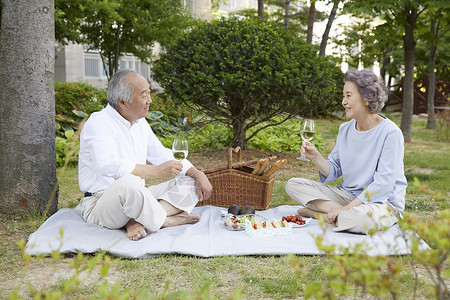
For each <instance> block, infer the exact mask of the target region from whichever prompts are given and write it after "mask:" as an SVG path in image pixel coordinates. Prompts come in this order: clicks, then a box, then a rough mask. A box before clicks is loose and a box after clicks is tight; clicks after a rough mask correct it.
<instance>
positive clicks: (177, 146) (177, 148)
mask: <svg viewBox="0 0 450 300" xmlns="http://www.w3.org/2000/svg"><path fill="white" fill-rule="evenodd" d="M172 153H173V157H174V158H175V159H176V160H178V161H179V162H181V161H183V159H186V157H187V156H188V141H187V140H185V139H175V140H174V141H173V144H172ZM175 181H176V182H177V184H178V185H179V184H180V183H181V181H180V180H179V177H178V175H177V176H175Z"/></svg>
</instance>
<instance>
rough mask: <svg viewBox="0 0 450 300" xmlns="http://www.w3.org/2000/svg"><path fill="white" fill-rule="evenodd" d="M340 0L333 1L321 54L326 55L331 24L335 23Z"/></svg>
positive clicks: (323, 37)
mask: <svg viewBox="0 0 450 300" xmlns="http://www.w3.org/2000/svg"><path fill="white" fill-rule="evenodd" d="M338 5H339V0H335V1H334V3H333V8H332V9H331V12H330V15H329V16H328V22H327V27H326V28H325V31H324V33H323V36H322V42H321V43H320V53H319V55H320V56H322V57H325V49H326V48H327V43H328V36H329V35H330V30H331V25H333V22H334V18H336V12H337V9H338Z"/></svg>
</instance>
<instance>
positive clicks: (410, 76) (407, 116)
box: [400, 8, 417, 142]
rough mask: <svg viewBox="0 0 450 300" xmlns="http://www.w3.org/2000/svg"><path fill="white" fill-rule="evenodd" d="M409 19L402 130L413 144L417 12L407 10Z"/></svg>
mask: <svg viewBox="0 0 450 300" xmlns="http://www.w3.org/2000/svg"><path fill="white" fill-rule="evenodd" d="M407 12H408V17H407V22H406V24H405V35H404V36H403V48H404V51H405V80H404V82H403V110H402V120H401V122H400V129H401V130H402V132H403V138H404V139H405V142H411V126H412V114H413V108H414V48H415V46H416V42H415V41H414V26H415V24H416V19H417V11H416V9H414V8H407Z"/></svg>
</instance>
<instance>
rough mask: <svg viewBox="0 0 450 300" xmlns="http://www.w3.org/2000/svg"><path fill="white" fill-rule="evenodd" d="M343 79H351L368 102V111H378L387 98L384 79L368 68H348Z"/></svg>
mask: <svg viewBox="0 0 450 300" xmlns="http://www.w3.org/2000/svg"><path fill="white" fill-rule="evenodd" d="M344 81H345V82H346V81H351V82H353V83H354V84H356V86H357V87H358V91H359V93H360V94H361V96H362V97H363V99H364V100H365V101H367V102H368V103H369V105H368V107H369V111H370V112H372V113H379V112H380V111H381V109H382V108H383V107H384V103H385V102H386V101H387V99H388V93H387V87H386V85H385V84H384V80H383V79H382V78H381V77H379V76H377V75H376V74H375V73H374V72H373V71H372V70H370V69H363V70H361V71H357V70H348V71H347V73H345V78H344Z"/></svg>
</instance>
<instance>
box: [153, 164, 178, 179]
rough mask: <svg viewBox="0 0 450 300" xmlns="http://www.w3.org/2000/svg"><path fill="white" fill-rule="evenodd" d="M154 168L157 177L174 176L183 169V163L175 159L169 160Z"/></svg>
mask: <svg viewBox="0 0 450 300" xmlns="http://www.w3.org/2000/svg"><path fill="white" fill-rule="evenodd" d="M156 168H157V169H158V176H157V178H174V177H175V176H177V175H178V174H179V173H180V172H181V170H183V164H182V163H181V162H179V161H177V160H169V161H166V162H164V163H162V164H160V165H157V166H156Z"/></svg>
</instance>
